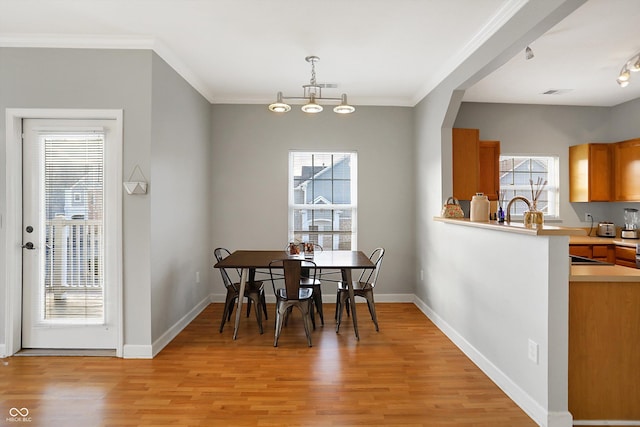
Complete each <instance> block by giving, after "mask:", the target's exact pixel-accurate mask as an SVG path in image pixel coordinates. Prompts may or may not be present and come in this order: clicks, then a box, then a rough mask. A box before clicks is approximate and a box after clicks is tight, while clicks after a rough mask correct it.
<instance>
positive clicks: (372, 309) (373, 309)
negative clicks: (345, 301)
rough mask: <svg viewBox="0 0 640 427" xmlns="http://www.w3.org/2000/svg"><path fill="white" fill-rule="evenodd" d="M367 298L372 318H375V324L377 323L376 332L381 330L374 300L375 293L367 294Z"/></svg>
mask: <svg viewBox="0 0 640 427" xmlns="http://www.w3.org/2000/svg"><path fill="white" fill-rule="evenodd" d="M366 300H367V305H368V306H369V314H371V320H373V323H374V325H376V332H380V328H378V316H376V305H375V302H374V301H373V293H369V294H367V297H366Z"/></svg>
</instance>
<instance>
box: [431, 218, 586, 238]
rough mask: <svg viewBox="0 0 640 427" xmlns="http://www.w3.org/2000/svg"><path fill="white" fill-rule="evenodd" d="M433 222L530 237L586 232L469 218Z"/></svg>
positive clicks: (582, 233) (441, 219)
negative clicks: (477, 220)
mask: <svg viewBox="0 0 640 427" xmlns="http://www.w3.org/2000/svg"><path fill="white" fill-rule="evenodd" d="M433 219H434V221H440V222H446V223H448V224H455V225H462V226H466V227H475V228H485V229H490V230H495V231H502V232H507V233H517V234H528V235H531V236H586V234H587V231H586V230H585V229H583V228H575V227H559V226H554V225H543V226H542V227H525V225H524V224H523V223H522V222H511V223H508V222H504V223H499V222H498V221H483V222H475V221H474V222H472V221H470V220H469V218H443V217H434V218H433Z"/></svg>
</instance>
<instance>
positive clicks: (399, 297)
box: [211, 292, 416, 304]
mask: <svg viewBox="0 0 640 427" xmlns="http://www.w3.org/2000/svg"><path fill="white" fill-rule="evenodd" d="M225 298H226V294H211V302H224V301H225ZM375 299H376V303H378V302H380V303H384V302H413V303H415V301H416V296H415V295H414V294H375ZM267 302H268V303H275V302H276V298H275V297H274V296H273V295H272V294H267ZM322 302H324V303H327V304H334V303H335V302H336V294H335V292H331V293H328V292H323V293H322ZM356 302H357V303H358V304H359V303H366V301H365V300H364V299H362V298H357V299H356Z"/></svg>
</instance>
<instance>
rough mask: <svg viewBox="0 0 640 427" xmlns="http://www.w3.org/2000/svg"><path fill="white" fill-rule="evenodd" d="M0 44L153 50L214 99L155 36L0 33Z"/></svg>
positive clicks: (201, 92) (191, 83)
mask: <svg viewBox="0 0 640 427" xmlns="http://www.w3.org/2000/svg"><path fill="white" fill-rule="evenodd" d="M0 47H18V48H25V47H26V48H48V49H132V50H133V49H143V50H152V51H153V52H155V53H156V54H157V55H158V56H159V57H161V58H162V59H163V60H164V61H165V62H166V63H167V64H169V66H170V67H171V68H173V69H174V70H175V71H176V72H177V73H178V74H179V75H180V76H181V77H182V78H183V79H185V80H186V81H187V83H189V84H190V85H191V86H192V87H193V88H194V89H195V90H196V91H197V92H198V93H200V94H201V95H202V96H203V97H205V98H206V99H207V101H209V103H213V101H214V97H213V95H212V94H211V92H210V91H209V90H208V88H207V86H206V85H205V84H204V82H203V81H202V80H201V79H200V78H199V77H198V76H196V74H195V73H194V72H193V71H191V69H190V68H189V67H187V66H186V65H185V63H184V62H183V61H182V60H181V59H180V58H179V56H178V55H176V54H175V53H174V52H173V51H172V50H171V49H169V48H167V47H166V46H165V45H164V44H163V43H162V42H160V41H158V40H157V39H155V38H154V37H144V36H103V35H95V34H94V35H82V36H80V35H60V34H33V35H25V34H0Z"/></svg>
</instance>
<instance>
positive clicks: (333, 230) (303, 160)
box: [288, 151, 358, 251]
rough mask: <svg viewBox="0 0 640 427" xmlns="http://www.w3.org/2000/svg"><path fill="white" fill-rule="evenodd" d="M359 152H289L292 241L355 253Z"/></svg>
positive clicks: (290, 229) (290, 238)
mask: <svg viewBox="0 0 640 427" xmlns="http://www.w3.org/2000/svg"><path fill="white" fill-rule="evenodd" d="M356 176H357V156H356V153H328V152H308V151H292V152H290V153H289V185H288V186H289V242H308V243H317V244H319V245H320V246H322V248H323V249H324V250H325V251H326V250H355V249H356V243H357V239H356V230H357V226H356V225H357V215H356V212H357V200H358V199H357V182H356V181H357V180H356Z"/></svg>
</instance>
